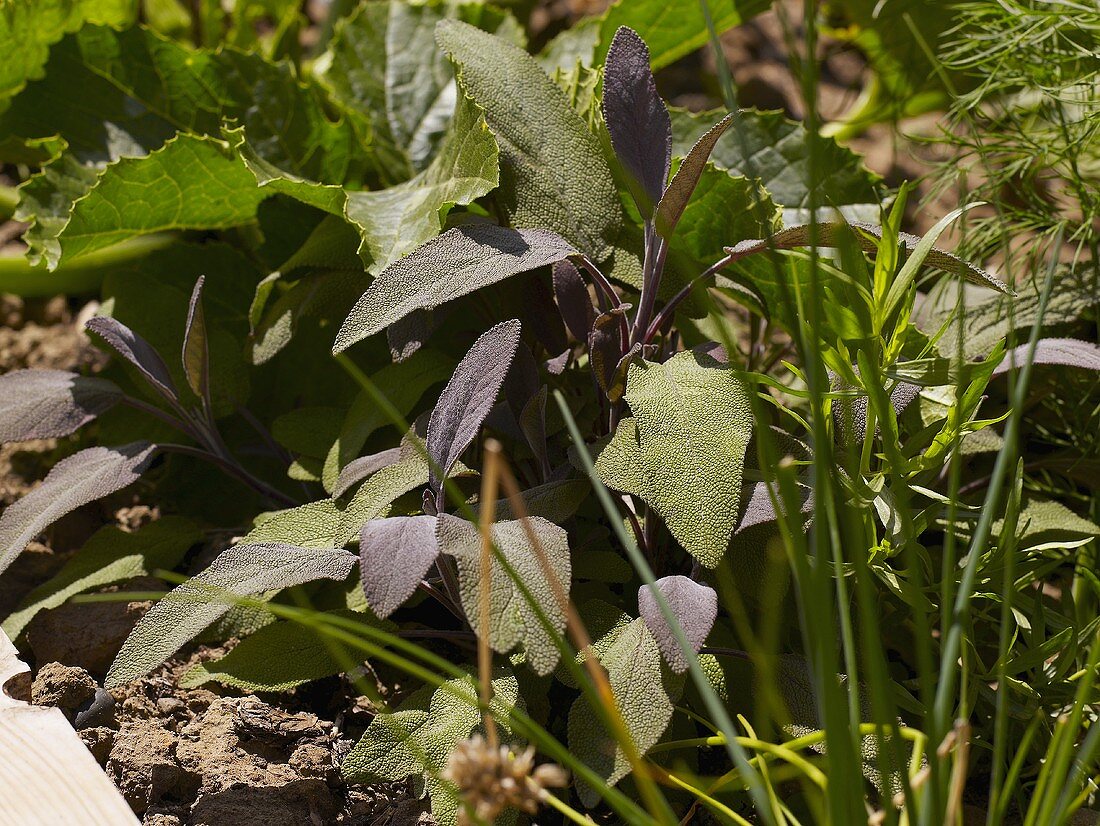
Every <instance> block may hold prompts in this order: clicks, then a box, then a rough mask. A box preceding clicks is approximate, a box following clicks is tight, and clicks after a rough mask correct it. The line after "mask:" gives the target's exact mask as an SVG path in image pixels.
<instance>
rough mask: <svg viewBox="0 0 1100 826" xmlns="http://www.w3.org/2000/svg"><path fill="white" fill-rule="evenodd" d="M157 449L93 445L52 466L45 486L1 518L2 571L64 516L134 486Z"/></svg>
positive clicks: (144, 445)
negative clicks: (29, 544)
mask: <svg viewBox="0 0 1100 826" xmlns="http://www.w3.org/2000/svg"><path fill="white" fill-rule="evenodd" d="M156 449H157V448H156V445H151V444H149V443H148V442H131V443H130V444H126V445H122V446H120V447H89V448H87V449H85V450H82V451H80V452H79V453H74V454H73V455H72V456H69V457H68V458H66V459H62V460H61V461H60V462H58V463H57V464H56V465H54V466H53V468H52V469H51V470H50V472H49V473H48V474H46V478H45V480H44V481H43V482H42V484H40V485H39V486H38V487H36V488H34V489H32V490H31V491H29V492H28V493H27V494H25V495H24V496H23V498H22V499H19V500H18V501H17V502H14V503H13V504H11V505H9V506H8V507H7V508H6V509H5V510H4V512H3V514H0V573H3V572H4V570H5V569H6V568H7V567H8V566H9V565H11V563H12V561H13V560H14V559H15V558H16V557H17V556H19V554H21V553H22V552H23V549H24V548H26V547H27V544H28V543H29V542H30V541H31V540H32V539H34V538H35V537H36V536H38V534H40V533H42V531H44V530H45V529H46V528H48V527H49V526H50V525H52V524H53V523H54V522H56V521H57V520H58V519H60V518H61V517H62V516H64V515H65V514H67V513H69V512H71V511H74V510H76V509H77V508H79V507H80V506H81V505H86V504H88V503H89V502H94V501H95V500H96V499H100V498H102V497H104V496H108V495H110V494H112V493H114V492H115V491H117V490H122V489H123V488H124V487H126V486H127V485H131V484H133V483H134V482H136V481H137V480H138V477H140V476H141V474H142V473H144V472H145V470H146V469H147V468H148V467H149V465H150V464H151V463H152V461H153V453H154V451H156Z"/></svg>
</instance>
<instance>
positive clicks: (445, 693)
mask: <svg viewBox="0 0 1100 826" xmlns="http://www.w3.org/2000/svg"><path fill="white" fill-rule="evenodd" d="M492 689H493V700H492V702H491V703H490V706H489V707H490V710H492V712H493V718H494V720H495V721H496V724H497V725H498V726H500V727H501V728H503V729H504V731H505V732H508V731H510V728H509V726H508V713H509V712H510V711H511V710H512V709H513V708H515V707H516V705H517V704H518V703H519V702H520V697H519V683H518V682H517V681H516V678H515V677H514V676H513V675H512V674H511V672H507V671H503V670H500V671H498V672H497V673H496V675H494V678H493V680H492ZM477 697H478V689H477V680H476V679H475V678H474V677H473V676H467V677H463V678H462V679H453V680H447V681H446V682H445V683H444V684H443V685H441V686H440V687H439V688H437V689H435V690H434V691H433V690H432V689H431V688H430V687H425V688H424V689H422V690H420V691H417V692H415V693H414V694H413V695H412V696H411V697H409V698H408V699H407V700H405V702H403V703H402V704H401V705H400V706H399V707H398V708H397V710H396V711H393V712H385V713H382V714H379V715H377V716H376V717H375V718H374V719H373V720H372V721H371V724H370V725H369V726H367V730H366V731H365V732H364V733H363V737H362V739H361V740H360V741H359V743H358V744H357V745H356V746H355V748H353V749H352V750H351V752H350V753H349V754H348V756H347V757H345V758H344V763H343V766H342V767H341V770H342V772H343V774H344V777H346V778H348V780H350V781H352V782H356V783H370V782H379V781H388V782H399V781H402V780H405V779H406V778H409V779H410V782H411V784H412V789H413V794H414V795H416V796H417V797H423V796H424V795H428V796H429V797H430V798H431V806H432V817H433V819H434V820H435V822H436V823H438V824H439V826H456V824H457V818H458V810H459V803H458V800H457V798H456V796H455V792H454V787H453V786H451V785H449V784H447V783H445V782H444V781H443V780H442V779H441V777H440V776H441V774H442V773H443V770H444V768H445V767H446V765H447V758H448V757H450V755H451V752H452V751H454V748H455V746H456V745H457V744H458V743H459V741H460V740H465V739H467V738H468V737H469V736H470V735H471V734H473V732H474V730H475V729H478V728H479V727H480V726H481V712H480V711H479V710H478V700H477Z"/></svg>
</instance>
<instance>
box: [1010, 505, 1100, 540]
mask: <svg viewBox="0 0 1100 826" xmlns="http://www.w3.org/2000/svg"><path fill="white" fill-rule="evenodd" d="M1003 530H1004V520H1003V519H998V520H997V521H996V522H995V523H994V524H993V533H994V535H1000V534H1001V533H1002V532H1003ZM1097 536H1100V527H1097V525H1096V523H1095V522H1093V521H1091V520H1089V519H1084V518H1083V517H1080V516H1078V515H1077V514H1075V513H1074V512H1073V511H1071V510H1070V509H1069V508H1067V507H1066V506H1065V505H1063V504H1062V503H1061V502H1056V501H1054V500H1045V499H1035V498H1032V497H1028V498H1027V499H1026V500H1025V501H1024V504H1023V507H1022V508H1021V510H1020V516H1019V519H1018V521H1017V526H1016V540H1017V553H1024V552H1029V553H1041V552H1044V551H1066V550H1072V549H1074V548H1080V547H1081V546H1082V545H1086V544H1088V542H1090V541H1092V540H1095V539H1096V537H1097Z"/></svg>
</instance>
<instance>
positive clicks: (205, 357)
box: [183, 275, 210, 399]
mask: <svg viewBox="0 0 1100 826" xmlns="http://www.w3.org/2000/svg"><path fill="white" fill-rule="evenodd" d="M205 282H206V276H205V275H200V276H199V278H198V280H197V281H196V282H195V289H194V290H192V292H191V303H190V304H188V305H187V324H186V326H185V327H184V329H183V372H184V375H186V376H187V383H188V384H189V385H191V389H192V390H194V391H195V395H196V396H198V397H199V398H200V399H205V398H208V397H209V394H210V348H209V345H208V344H207V340H206V314H205V313H204V312H203V309H202V285H203V284H204V283H205Z"/></svg>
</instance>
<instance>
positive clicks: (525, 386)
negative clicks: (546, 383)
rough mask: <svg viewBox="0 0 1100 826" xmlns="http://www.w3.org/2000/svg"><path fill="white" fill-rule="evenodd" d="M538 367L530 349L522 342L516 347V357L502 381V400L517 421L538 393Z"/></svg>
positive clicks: (539, 382)
mask: <svg viewBox="0 0 1100 826" xmlns="http://www.w3.org/2000/svg"><path fill="white" fill-rule="evenodd" d="M540 385H541V381H540V380H539V365H538V362H536V361H535V357H534V356H533V355H531V351H530V349H528V347H527V345H526V344H524V343H523V342H522V341H521V342H520V343H519V346H518V347H516V357H515V358H514V359H512V367H511V368H510V369H509V370H508V375H507V376H506V377H505V379H504V400H505V401H506V402H508V407H509V408H510V409H511V411H512V415H513V416H515V417H516V421H517V422H518V421H519V417H520V415H521V414H522V413H523V410H524V408H525V407H527V402H529V401H531V399H532V398H534V396H535V394H536V393H538V392H539V386H540Z"/></svg>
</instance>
